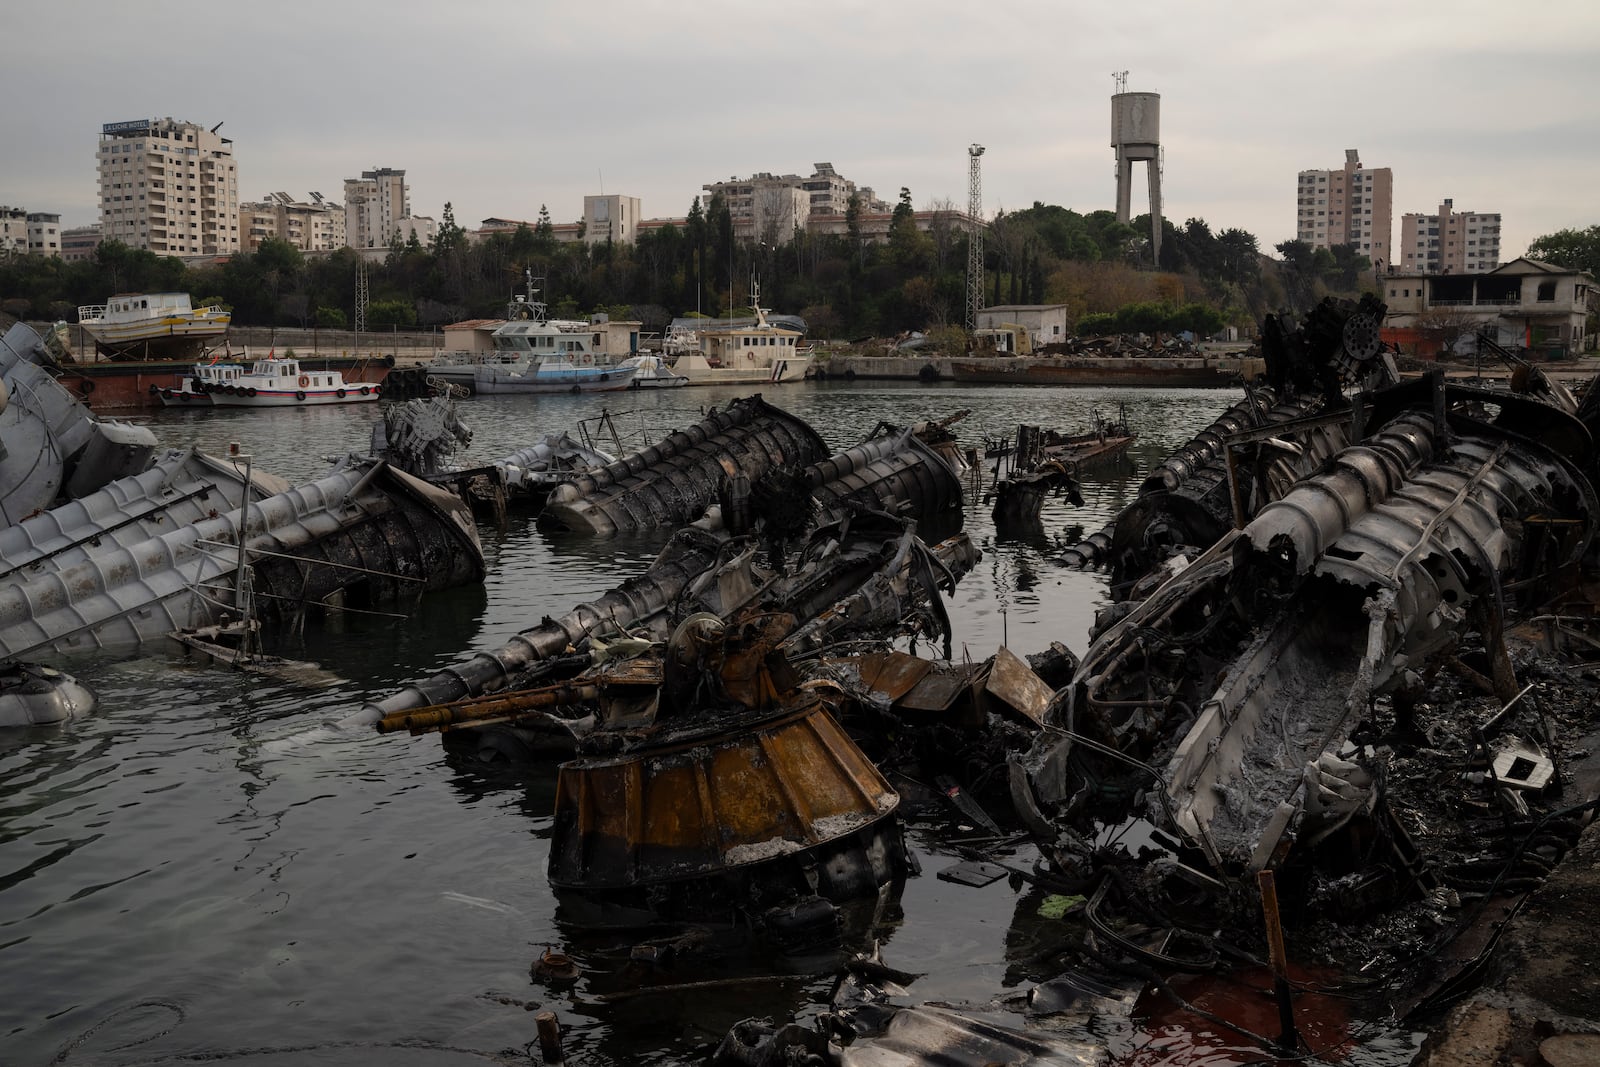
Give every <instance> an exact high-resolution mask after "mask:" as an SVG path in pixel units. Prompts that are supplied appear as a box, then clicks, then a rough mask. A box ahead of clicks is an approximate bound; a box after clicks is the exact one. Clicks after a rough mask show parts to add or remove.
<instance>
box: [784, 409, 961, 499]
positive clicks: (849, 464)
mask: <svg viewBox="0 0 1600 1067" xmlns="http://www.w3.org/2000/svg"><path fill="white" fill-rule="evenodd" d="M805 477H806V483H807V484H808V485H809V486H810V487H811V495H812V497H813V499H815V500H816V501H817V504H818V505H819V506H820V508H821V509H822V511H823V512H825V513H830V514H839V513H841V512H842V511H843V510H844V509H845V508H847V507H848V506H849V504H848V503H847V502H853V503H857V504H864V505H866V506H868V507H872V508H878V509H881V510H884V511H888V512H891V513H895V514H910V515H913V516H917V517H921V516H924V515H933V514H936V513H938V512H943V511H949V510H951V509H953V508H959V507H960V506H961V499H962V495H961V494H962V486H961V479H960V478H959V477H958V476H957V475H956V472H955V471H954V470H953V469H952V468H951V466H950V464H949V463H948V462H947V461H946V460H945V458H944V457H943V456H942V455H940V454H939V453H938V452H936V451H935V450H934V449H932V448H930V447H929V446H928V445H926V444H924V443H923V441H922V439H921V438H920V437H918V436H917V434H916V433H915V431H913V430H906V431H905V432H903V433H899V434H894V435H885V436H882V437H875V438H872V439H871V440H868V441H863V442H862V443H861V444H859V445H856V446H855V447H854V448H850V449H846V450H845V451H843V452H840V453H838V454H837V455H834V456H830V457H828V458H827V459H824V460H821V461H819V462H817V463H813V464H812V465H811V466H809V467H807V468H806V475H805Z"/></svg>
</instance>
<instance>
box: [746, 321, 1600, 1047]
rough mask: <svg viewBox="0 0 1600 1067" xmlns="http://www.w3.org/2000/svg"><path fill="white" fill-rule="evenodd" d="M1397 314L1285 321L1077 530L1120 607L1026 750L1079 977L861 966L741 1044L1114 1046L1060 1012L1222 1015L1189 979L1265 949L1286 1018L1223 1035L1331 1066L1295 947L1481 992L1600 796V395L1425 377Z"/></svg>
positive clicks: (1373, 999)
mask: <svg viewBox="0 0 1600 1067" xmlns="http://www.w3.org/2000/svg"><path fill="white" fill-rule="evenodd" d="M1381 318H1382V307H1381V305H1380V304H1378V302H1377V301H1376V300H1373V299H1371V298H1368V299H1367V300H1366V301H1363V303H1362V304H1361V305H1360V306H1354V305H1352V304H1350V303H1348V302H1334V301H1327V302H1324V304H1323V305H1321V306H1319V307H1318V308H1317V309H1316V310H1315V311H1314V312H1313V313H1312V314H1311V315H1310V316H1309V317H1308V319H1307V320H1306V321H1305V322H1304V323H1302V324H1301V325H1300V326H1299V327H1298V328H1295V329H1293V330H1290V329H1289V328H1287V327H1286V326H1285V324H1283V323H1281V322H1278V321H1271V322H1269V324H1268V329H1267V331H1266V345H1265V348H1266V355H1267V359H1268V367H1269V376H1270V377H1271V379H1272V380H1271V383H1270V384H1269V386H1268V387H1266V388H1265V389H1260V390H1253V391H1251V392H1250V393H1249V394H1248V396H1247V399H1246V400H1245V401H1244V402H1243V403H1241V404H1239V405H1236V406H1235V407H1234V408H1233V409H1231V410H1230V411H1229V412H1228V413H1226V414H1225V415H1224V416H1223V417H1222V418H1221V419H1219V420H1218V422H1217V423H1216V424H1215V425H1213V427H1212V428H1211V429H1210V430H1208V431H1207V432H1206V433H1204V434H1202V435H1200V436H1199V437H1198V438H1197V439H1196V440H1195V441H1194V442H1192V443H1191V444H1190V445H1188V446H1186V447H1185V448H1183V449H1180V450H1179V452H1178V453H1176V454H1175V455H1174V456H1173V457H1170V458H1169V460H1168V461H1167V463H1165V464H1164V465H1163V466H1162V467H1161V468H1159V469H1158V470H1157V471H1156V472H1155V473H1154V474H1152V475H1151V477H1150V478H1149V479H1147V480H1146V482H1145V484H1144V487H1143V489H1142V490H1141V494H1140V496H1139V498H1138V499H1137V500H1136V501H1135V502H1134V503H1133V504H1132V505H1130V506H1129V507H1128V508H1127V509H1126V510H1125V511H1124V513H1123V514H1122V515H1121V516H1119V518H1118V521H1117V522H1115V523H1113V524H1112V525H1111V526H1110V527H1108V528H1107V529H1106V530H1105V531H1102V532H1101V533H1100V534H1097V535H1095V537H1093V538H1091V539H1090V542H1089V543H1087V544H1085V545H1080V546H1076V547H1075V548H1074V549H1073V550H1072V551H1071V552H1070V553H1069V556H1068V562H1069V564H1071V565H1076V566H1085V565H1103V566H1106V567H1107V568H1108V569H1109V570H1110V572H1111V578H1112V593H1113V598H1114V603H1113V604H1112V605H1111V606H1110V607H1109V608H1107V609H1106V610H1105V611H1104V612H1103V613H1102V614H1101V616H1100V617H1099V619H1098V621H1097V624H1096V627H1095V632H1094V633H1093V634H1092V635H1091V638H1092V642H1091V645H1090V647H1089V649H1088V651H1087V652H1086V653H1085V654H1084V656H1083V658H1082V661H1081V663H1080V664H1078V665H1077V666H1076V670H1075V671H1074V673H1073V674H1072V676H1071V678H1070V680H1069V681H1068V682H1067V683H1066V684H1065V685H1063V686H1062V687H1061V688H1060V689H1058V690H1057V691H1056V692H1055V694H1054V696H1053V697H1052V698H1051V699H1050V700H1049V701H1048V706H1047V707H1046V708H1045V709H1044V710H1043V713H1042V714H1041V715H1040V717H1039V719H1040V721H1039V728H1038V729H1037V730H1036V731H1034V732H1033V734H1032V737H1031V744H1029V745H1028V747H1027V750H1026V751H1025V752H1015V751H1013V754H1012V755H1011V756H1010V758H1009V764H1010V766H1009V770H1010V795H1011V799H1012V801H1013V804H1014V811H1013V813H1012V814H1014V815H1015V817H1016V818H1018V819H1020V820H1021V821H1022V823H1023V824H1024V825H1025V826H1026V827H1027V828H1028V830H1029V832H1030V834H1031V836H1032V838H1033V840H1034V842H1035V843H1036V844H1037V846H1038V850H1039V853H1040V855H1041V857H1042V859H1041V862H1040V864H1039V865H1038V866H1037V867H1035V868H1034V870H1033V871H1031V872H1027V880H1029V881H1030V882H1034V883H1036V884H1038V885H1040V886H1043V887H1046V888H1047V890H1048V891H1049V892H1052V893H1055V894H1058V895H1062V894H1064V895H1066V896H1065V897H1064V899H1065V900H1067V901H1074V902H1075V903H1069V904H1068V905H1067V909H1066V913H1065V916H1064V918H1065V919H1066V920H1067V921H1066V922H1064V923H1063V924H1062V925H1061V927H1060V934H1059V937H1060V938H1061V943H1060V944H1057V945H1055V946H1053V948H1051V949H1050V950H1049V951H1047V952H1045V953H1042V954H1041V955H1042V956H1044V957H1048V958H1049V959H1050V960H1051V961H1052V965H1053V967H1054V968H1055V971H1056V973H1055V975H1054V976H1053V977H1046V978H1045V980H1042V981H1039V984H1038V985H1036V986H1034V987H1033V988H1032V989H1031V990H1029V991H1028V992H1027V993H1026V995H1024V996H1022V997H1020V998H1011V999H1012V1000H1013V1001H1015V1002H1014V1003H1010V1004H1004V1005H1002V1002H1001V1001H1000V1000H999V999H997V1001H996V1003H995V1004H993V1005H990V1006H989V1008H990V1009H991V1010H993V1009H995V1008H999V1007H1002V1006H1003V1007H1005V1008H1006V1009H1007V1010H1015V1011H1017V1012H1018V1013H1019V1016H1025V1017H1028V1018H1029V1019H1030V1020H1031V1021H1029V1022H1026V1023H1024V1022H1022V1021H1020V1019H1019V1022H1018V1025H1017V1027H1016V1028H1015V1029H1008V1028H1006V1027H995V1026H993V1025H991V1024H990V1023H989V1022H984V1021H980V1020H979V1018H978V1017H976V1016H971V1015H966V1014H964V1013H962V1012H959V1011H957V1012H951V1011H947V1010H930V1009H929V1008H927V1007H917V1006H915V1004H914V998H911V997H909V996H908V995H907V991H906V990H905V988H904V986H905V984H907V981H908V980H909V979H910V978H914V977H915V976H900V975H896V974H894V973H893V972H887V971H886V969H885V968H883V967H882V966H881V965H880V964H876V963H875V962H873V961H860V962H858V963H857V964H853V965H852V969H851V977H850V978H848V979H847V980H846V982H845V983H844V985H843V986H842V987H841V995H840V996H836V998H835V1003H834V1011H833V1012H831V1013H830V1014H827V1015H824V1016H823V1017H822V1018H821V1021H820V1023H819V1025H818V1028H817V1029H815V1030H813V1029H807V1028H804V1027H799V1026H793V1025H791V1026H788V1027H780V1028H773V1027H764V1026H762V1025H760V1024H758V1023H756V1022H754V1021H750V1022H747V1023H742V1024H740V1025H739V1026H737V1027H735V1028H734V1030H733V1032H731V1033H730V1034H729V1035H728V1038H727V1040H725V1041H724V1043H723V1046H722V1048H721V1049H720V1050H719V1054H718V1058H717V1061H716V1062H718V1063H720V1064H746V1063H769V1062H772V1063H776V1062H789V1061H788V1060H784V1059H782V1057H784V1056H789V1057H791V1058H794V1057H801V1056H809V1057H812V1058H810V1059H807V1060H806V1062H817V1063H828V1064H849V1063H858V1062H859V1063H866V1062H889V1061H892V1062H906V1063H923V1062H930V1063H931V1062H941V1063H943V1062H950V1063H985V1062H996V1061H999V1062H1008V1063H1010V1062H1016V1063H1025V1062H1085V1063H1088V1062H1100V1060H1099V1059H1098V1057H1099V1056H1100V1055H1102V1054H1103V1045H1101V1044H1100V1043H1098V1042H1091V1043H1088V1044H1082V1043H1073V1042H1064V1043H1059V1042H1056V1041H1054V1040H1047V1039H1044V1038H1042V1037H1041V1036H1040V1034H1039V1032H1038V1030H1037V1029H1036V1027H1037V1026H1039V1025H1041V1023H1040V1022H1039V1021H1038V1020H1039V1017H1040V1016H1043V1015H1053V1016H1055V1018H1054V1020H1052V1021H1051V1022H1048V1023H1043V1024H1042V1025H1045V1026H1050V1027H1053V1028H1057V1029H1059V1025H1058V1024H1059V1022H1060V1020H1069V1021H1070V1020H1072V1019H1078V1020H1080V1021H1091V1020H1099V1022H1098V1023H1095V1024H1093V1025H1092V1026H1091V1029H1094V1030H1095V1032H1096V1033H1104V1032H1107V1029H1106V1028H1107V1027H1111V1028H1115V1027H1123V1028H1125V1027H1126V1020H1127V1017H1128V1013H1129V1011H1130V1010H1131V1005H1132V999H1133V995H1134V994H1135V993H1136V992H1137V990H1138V989H1139V988H1140V987H1147V988H1151V989H1157V988H1159V989H1161V990H1162V991H1164V992H1165V993H1166V994H1167V995H1168V997H1170V998H1172V999H1174V1000H1176V1001H1177V1002H1178V1003H1180V1004H1181V1005H1182V1006H1183V1008H1184V1009H1185V1010H1187V1011H1190V1012H1199V1014H1201V1015H1204V1016H1205V1017H1206V1018H1208V1019H1210V1020H1211V1021H1212V1022H1213V1023H1217V1022H1219V1020H1217V1019H1216V1018H1215V1017H1213V1016H1210V1015H1206V1013H1204V1012H1203V1011H1200V1009H1197V1008H1195V1007H1194V1006H1193V1005H1192V1004H1189V1003H1188V1002H1187V1001H1185V1000H1183V998H1182V996H1181V994H1180V993H1178V992H1177V991H1176V990H1175V989H1174V988H1173V986H1172V985H1171V984H1169V981H1170V980H1171V979H1172V978H1173V976H1175V975H1181V974H1184V973H1194V974H1217V973H1219V972H1222V971H1225V970H1228V969H1231V968H1234V967H1239V966H1249V965H1254V966H1259V967H1265V966H1266V964H1265V963H1263V962H1262V961H1263V960H1270V961H1271V965H1272V970H1271V971H1268V972H1267V977H1266V979H1265V980H1266V981H1267V982H1268V984H1270V985H1273V986H1274V987H1275V989H1276V991H1277V999H1278V1004H1279V1009H1280V1022H1281V1024H1282V1025H1281V1027H1280V1029H1279V1030H1278V1031H1276V1032H1275V1033H1274V1034H1273V1035H1269V1036H1263V1035H1260V1034H1255V1033H1250V1032H1249V1031H1247V1030H1244V1029H1242V1028H1241V1027H1240V1026H1239V1025H1238V1024H1236V1023H1235V1024H1228V1023H1223V1024H1222V1025H1225V1026H1229V1027H1230V1028H1231V1029H1232V1030H1234V1031H1235V1032H1237V1033H1239V1034H1240V1035H1241V1036H1243V1037H1244V1039H1245V1041H1246V1043H1250V1042H1254V1043H1257V1044H1259V1045H1261V1046H1263V1051H1270V1052H1272V1053H1276V1054H1286V1055H1300V1054H1303V1053H1305V1052H1306V1051H1307V1049H1308V1045H1307V1044H1306V1042H1305V1041H1303V1040H1302V1039H1300V1038H1299V1037H1297V1035H1296V1031H1295V1025H1294V1016H1293V1005H1294V1002H1295V1000H1296V999H1297V998H1299V997H1304V996H1309V993H1308V992H1307V991H1306V990H1305V989H1303V988H1302V989H1300V990H1299V991H1298V992H1296V991H1295V988H1294V987H1293V985H1292V983H1291V982H1290V980H1289V977H1288V973H1289V972H1288V970H1287V957H1288V956H1289V955H1293V956H1294V957H1295V958H1296V959H1298V960H1302V961H1311V960H1314V961H1316V962H1317V963H1318V964H1321V965H1324V966H1329V967H1331V968H1333V969H1334V971H1335V973H1337V974H1340V975H1342V976H1344V977H1343V982H1344V984H1343V985H1342V986H1339V987H1337V992H1338V993H1339V995H1341V996H1344V997H1346V998H1349V999H1351V1000H1353V1001H1356V1000H1358V1001H1362V1002H1364V1003H1366V1005H1367V1008H1366V1009H1365V1010H1366V1012H1367V1013H1368V1015H1369V1017H1382V1016H1384V1015H1387V1016H1388V1017H1390V1018H1392V1019H1395V1020H1403V1019H1413V1018H1416V1017H1418V1016H1419V1015H1421V1014H1422V1013H1424V1012H1426V1011H1427V1010H1429V1009H1431V1008H1432V1007H1434V1006H1436V1005H1438V1004H1440V1003H1442V1002H1444V1001H1445V1000H1446V998H1448V997H1449V996H1451V995H1455V994H1458V993H1459V991H1460V989H1461V988H1463V986H1464V985H1465V984H1466V983H1468V982H1470V979H1471V976H1472V975H1473V974H1474V973H1476V970H1477V969H1478V968H1480V967H1481V965H1482V963H1483V961H1484V959H1485V958H1486V957H1487V956H1488V954H1489V953H1490V952H1491V951H1492V948H1493V946H1494V943H1495V939H1496V937H1497V936H1498V932H1499V930H1500V929H1501V928H1502V926H1503V924H1504V920H1505V918H1506V917H1507V916H1508V915H1511V914H1514V913H1515V911H1516V909H1517V907H1518V906H1519V905H1520V902H1521V900H1522V899H1523V897H1524V896H1526V895H1527V894H1528V893H1530V892H1532V891H1534V890H1536V889H1537V888H1538V887H1539V885H1540V884H1541V883H1542V882H1543V880H1544V877H1545V876H1546V875H1547V874H1548V873H1549V872H1550V871H1551V870H1552V869H1553V868H1554V867H1555V866H1556V865H1557V864H1559V863H1560V861H1561V860H1562V858H1563V856H1564V855H1565V854H1566V853H1567V851H1568V850H1569V849H1570V848H1571V847H1572V846H1573V845H1574V843H1575V842H1576V840H1577V837H1578V835H1579V833H1580V832H1581V831H1582V829H1583V827H1584V826H1585V825H1586V824H1587V822H1588V820H1589V818H1590V817H1591V816H1592V814H1593V812H1594V811H1595V809H1596V805H1597V804H1600V799H1597V795H1596V793H1597V785H1600V775H1597V774H1596V769H1595V768H1594V766H1593V764H1594V762H1595V761H1593V760H1586V757H1587V754H1588V752H1589V751H1590V750H1591V749H1592V748H1593V746H1594V744H1595V742H1596V740H1600V717H1597V716H1596V715H1595V713H1594V710H1593V709H1594V708H1595V706H1596V696H1597V695H1600V694H1597V690H1596V684H1595V681H1594V679H1593V676H1592V671H1591V670H1588V669H1586V668H1585V667H1584V665H1583V663H1581V662H1574V658H1573V652H1574V651H1578V652H1579V653H1580V654H1587V655H1588V656H1590V657H1593V655H1594V649H1596V648H1600V642H1596V641H1595V640H1594V639H1593V638H1592V637H1590V636H1589V635H1588V632H1587V631H1588V628H1589V626H1590V624H1591V622H1592V619H1593V615H1594V611H1593V602H1592V600H1586V599H1585V598H1584V597H1583V596H1582V595H1581V594H1580V589H1581V585H1582V578H1583V576H1584V572H1585V568H1586V567H1592V565H1593V563H1594V555H1593V549H1594V540H1595V533H1596V526H1597V524H1600V497H1597V495H1596V490H1595V484H1596V477H1597V473H1600V471H1597V467H1596V452H1595V448H1594V440H1595V433H1596V431H1597V430H1600V391H1597V390H1593V389H1591V390H1590V392H1589V393H1588V394H1587V395H1586V397H1585V402H1584V403H1583V404H1582V405H1581V406H1580V405H1579V404H1578V403H1576V402H1575V401H1574V400H1573V398H1572V396H1571V395H1570V394H1568V393H1567V392H1566V390H1564V389H1562V388H1561V387H1560V386H1558V385H1554V384H1552V383H1551V382H1549V381H1548V380H1546V379H1545V378H1544V377H1543V376H1542V375H1540V374H1539V373H1537V372H1536V371H1534V370H1533V369H1532V368H1529V367H1527V366H1520V367H1518V368H1517V369H1516V373H1515V374H1514V375H1513V379H1512V387H1511V389H1510V390H1491V389H1485V388H1482V387H1479V386H1477V385H1473V384H1465V383H1451V382H1447V381H1445V379H1444V378H1442V377H1437V376H1435V377H1429V378H1425V379H1422V380H1420V381H1413V382H1409V383H1405V384H1400V383H1399V382H1398V381H1397V380H1396V377H1395V375H1394V374H1393V367H1392V363H1390V361H1389V360H1388V358H1387V355H1386V354H1385V353H1383V352H1382V351H1381V349H1380V348H1379V346H1378V344H1377V340H1376V324H1377V322H1379V321H1381ZM1562 648H1566V649H1567V650H1568V651H1567V652H1566V654H1564V655H1558V654H1556V653H1557V652H1558V651H1559V650H1560V649H1562ZM1580 761H1585V762H1586V766H1585V767H1584V768H1575V764H1577V763H1579V762H1580ZM995 858H996V859H999V858H1000V857H998V856H996V857H995ZM1004 869H1005V868H1001V871H1002V873H1003V871H1004ZM1013 871H1014V872H1015V869H1014V868H1013ZM1014 876H1015V875H1014ZM1264 919H1265V921H1264ZM1285 927H1287V929H1288V939H1289V944H1290V945H1291V946H1292V947H1293V952H1292V953H1291V952H1289V951H1288V950H1286V949H1285V947H1284V946H1285V939H1284V934H1283V930H1284V928H1285ZM1062 968H1065V969H1064V970H1062ZM1274 975H1275V976H1276V978H1274ZM1130 981H1131V982H1132V983H1133V986H1132V989H1133V992H1132V993H1130V992H1129V989H1128V983H1129V982H1130ZM863 987H864V988H866V989H867V991H868V992H867V995H866V1015H865V1017H863V1014H862V1012H863V1005H862V1004H861V1003H860V1000H861V996H860V991H861V989H862V988H863ZM851 989H855V990H856V994H855V995H853V996H846V995H844V993H846V992H847V991H849V990H851ZM1058 1013H1064V1014H1058ZM1312 1051H1313V1052H1316V1051H1317V1050H1315V1049H1312ZM874 1057H877V1058H874Z"/></svg>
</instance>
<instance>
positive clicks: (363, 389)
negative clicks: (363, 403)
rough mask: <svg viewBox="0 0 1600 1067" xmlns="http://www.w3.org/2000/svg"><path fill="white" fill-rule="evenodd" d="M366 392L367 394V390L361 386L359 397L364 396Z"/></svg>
mask: <svg viewBox="0 0 1600 1067" xmlns="http://www.w3.org/2000/svg"><path fill="white" fill-rule="evenodd" d="M368 392H369V390H368V389H367V387H366V386H364V385H363V386H362V387H361V395H362V396H366V395H367V393H368Z"/></svg>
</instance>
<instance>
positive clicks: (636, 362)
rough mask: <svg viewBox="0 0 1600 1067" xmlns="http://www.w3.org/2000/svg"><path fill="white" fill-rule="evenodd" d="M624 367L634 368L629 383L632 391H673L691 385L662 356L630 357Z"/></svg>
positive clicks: (623, 362)
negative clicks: (681, 386)
mask: <svg viewBox="0 0 1600 1067" xmlns="http://www.w3.org/2000/svg"><path fill="white" fill-rule="evenodd" d="M622 366H624V367H630V366H631V367H632V368H633V380H632V381H630V382H629V383H628V387H629V388H631V389H673V388H676V387H678V386H680V385H688V384H689V379H688V378H686V377H685V376H684V375H682V374H678V373H676V372H674V371H673V369H672V368H671V367H669V366H667V364H666V362H665V361H664V360H663V359H662V358H661V357H660V356H648V355H647V356H630V357H629V358H627V359H625V360H623V361H622Z"/></svg>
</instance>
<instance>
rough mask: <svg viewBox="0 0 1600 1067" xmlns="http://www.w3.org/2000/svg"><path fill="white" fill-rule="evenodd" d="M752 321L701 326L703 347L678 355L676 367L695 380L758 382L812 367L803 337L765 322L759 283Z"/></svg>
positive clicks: (802, 373) (792, 377)
mask: <svg viewBox="0 0 1600 1067" xmlns="http://www.w3.org/2000/svg"><path fill="white" fill-rule="evenodd" d="M750 302H751V304H752V305H753V306H754V307H755V312H756V321H755V325H753V326H739V327H735V328H733V329H730V330H716V329H714V328H713V327H712V325H711V324H710V323H707V325H706V326H704V327H702V328H701V329H700V330H699V331H698V340H699V343H700V347H699V349H698V350H697V351H693V352H687V353H685V354H683V355H681V356H679V357H678V362H677V363H676V364H675V365H674V367H673V369H674V370H675V371H676V372H677V373H679V374H681V375H683V376H684V377H686V378H688V379H689V383H690V384H691V385H759V384H771V383H775V382H797V381H800V380H801V379H803V378H805V377H806V375H807V374H808V373H809V372H810V369H811V360H812V354H811V351H810V350H809V349H801V348H799V347H798V345H799V342H800V338H801V337H803V336H804V334H802V333H801V332H800V331H799V330H788V329H784V328H783V327H781V326H774V325H773V324H772V323H770V322H768V321H767V311H768V310H769V309H768V308H764V307H762V306H761V286H760V285H759V284H758V283H757V284H752V285H751V291H750Z"/></svg>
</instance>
